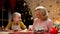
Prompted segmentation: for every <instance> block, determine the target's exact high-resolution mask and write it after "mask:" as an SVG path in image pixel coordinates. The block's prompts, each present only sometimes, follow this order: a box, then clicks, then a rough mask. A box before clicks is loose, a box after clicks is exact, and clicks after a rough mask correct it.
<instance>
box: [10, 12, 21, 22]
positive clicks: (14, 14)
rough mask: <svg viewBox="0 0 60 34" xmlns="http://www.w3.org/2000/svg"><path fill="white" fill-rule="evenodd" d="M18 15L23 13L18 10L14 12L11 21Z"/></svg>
mask: <svg viewBox="0 0 60 34" xmlns="http://www.w3.org/2000/svg"><path fill="white" fill-rule="evenodd" d="M16 15H19V16H20V17H21V14H20V13H18V12H14V13H13V14H12V16H11V20H10V21H13V18H14V17H15V16H16Z"/></svg>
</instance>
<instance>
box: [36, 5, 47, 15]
mask: <svg viewBox="0 0 60 34" xmlns="http://www.w3.org/2000/svg"><path fill="white" fill-rule="evenodd" d="M35 10H39V11H41V10H44V11H45V12H46V15H47V16H48V12H47V10H46V8H45V7H43V6H38V7H36V8H35Z"/></svg>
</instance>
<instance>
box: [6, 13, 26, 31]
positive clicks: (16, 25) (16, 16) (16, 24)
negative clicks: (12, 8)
mask: <svg viewBox="0 0 60 34" xmlns="http://www.w3.org/2000/svg"><path fill="white" fill-rule="evenodd" d="M10 29H11V30H16V29H17V30H24V29H26V26H25V25H24V24H23V22H22V20H21V14H20V13H18V12H15V13H13V15H12V19H11V21H9V23H8V25H7V26H6V29H5V30H10Z"/></svg>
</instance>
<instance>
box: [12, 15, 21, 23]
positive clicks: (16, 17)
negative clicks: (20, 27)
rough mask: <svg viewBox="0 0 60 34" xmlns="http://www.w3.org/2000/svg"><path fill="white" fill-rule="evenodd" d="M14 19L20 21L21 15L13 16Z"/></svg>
mask: <svg viewBox="0 0 60 34" xmlns="http://www.w3.org/2000/svg"><path fill="white" fill-rule="evenodd" d="M13 21H14V22H20V21H21V16H19V15H16V16H15V17H14V18H13Z"/></svg>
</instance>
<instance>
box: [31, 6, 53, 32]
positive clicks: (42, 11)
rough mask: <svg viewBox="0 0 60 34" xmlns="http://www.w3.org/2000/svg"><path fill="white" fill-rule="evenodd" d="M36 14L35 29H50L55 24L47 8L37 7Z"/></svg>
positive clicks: (33, 28)
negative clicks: (49, 16)
mask: <svg viewBox="0 0 60 34" xmlns="http://www.w3.org/2000/svg"><path fill="white" fill-rule="evenodd" d="M35 16H36V18H35V19H34V23H33V27H32V30H33V31H38V30H40V31H42V30H43V31H48V30H49V29H50V28H51V27H52V26H53V22H52V21H51V20H50V19H49V18H48V13H47V10H46V8H44V7H43V6H39V7H37V8H35Z"/></svg>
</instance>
